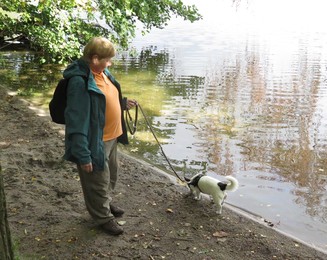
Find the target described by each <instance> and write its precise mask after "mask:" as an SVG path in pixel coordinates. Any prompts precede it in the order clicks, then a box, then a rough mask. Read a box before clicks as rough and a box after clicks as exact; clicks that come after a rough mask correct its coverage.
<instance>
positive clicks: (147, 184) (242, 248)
mask: <svg viewBox="0 0 327 260" xmlns="http://www.w3.org/2000/svg"><path fill="white" fill-rule="evenodd" d="M0 122H1V127H0V152H1V153H0V155H1V157H0V159H1V164H2V169H3V177H4V185H5V193H6V197H7V210H8V215H9V219H8V220H9V224H10V229H11V234H12V239H13V241H14V244H15V247H16V250H15V252H16V256H18V257H19V259H84V260H85V259H207V260H208V259H233V260H235V259H327V256H326V255H324V254H323V253H321V252H320V251H316V250H315V249H313V248H311V247H308V246H306V245H303V244H301V243H299V242H297V241H295V240H293V239H291V238H288V237H286V236H283V235H282V234H280V233H278V232H276V231H275V230H274V229H273V228H272V227H269V226H268V225H266V226H265V225H262V224H258V223H257V222H254V221H252V220H250V219H248V218H246V217H244V216H242V215H239V214H237V213H235V212H234V211H231V210H230V209H228V208H226V207H225V208H224V209H223V213H222V215H221V216H218V215H217V214H216V213H215V207H214V205H213V204H212V202H211V201H209V200H205V199H203V200H201V201H194V200H193V199H192V198H191V197H190V196H188V189H187V188H186V187H185V186H183V185H181V184H178V183H176V182H174V181H172V180H171V179H170V178H168V177H167V176H165V175H163V174H160V173H159V172H158V171H157V170H156V169H155V168H153V167H150V166H149V165H147V164H143V163H141V162H139V161H137V160H134V159H131V158H130V157H128V156H124V155H122V156H120V165H121V175H120V181H119V184H118V186H117V189H116V192H115V193H114V194H113V198H114V201H115V203H116V204H117V205H119V206H121V207H123V208H124V209H125V214H124V216H123V217H121V218H119V219H118V220H119V221H120V224H121V225H122V227H123V229H124V231H125V232H124V234H123V235H121V236H118V237H114V236H110V235H107V234H105V233H103V232H102V231H101V230H100V229H99V228H98V227H97V226H96V225H95V224H94V222H93V221H92V219H91V218H90V217H89V215H88V213H87V211H86V209H85V205H84V201H83V195H82V192H81V187H80V183H79V179H78V174H77V172H76V170H75V166H74V165H72V164H71V163H68V162H64V161H62V159H61V157H62V154H63V150H64V143H63V135H62V134H61V133H60V131H62V129H63V128H62V127H61V126H59V125H56V124H54V123H52V122H51V121H50V119H49V118H48V117H40V116H37V115H36V113H35V111H32V110H31V109H30V108H29V107H28V104H27V103H26V102H22V101H21V100H19V99H18V98H17V97H14V96H10V95H8V94H7V92H6V91H5V90H4V89H3V87H0ZM245 207H246V205H245Z"/></svg>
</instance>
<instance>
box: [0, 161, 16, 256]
mask: <svg viewBox="0 0 327 260" xmlns="http://www.w3.org/2000/svg"><path fill="white" fill-rule="evenodd" d="M0 259H4V260H12V259H14V253H13V250H12V243H11V236H10V230H9V224H8V220H7V208H6V198H5V191H4V187H3V178H2V172H1V165H0Z"/></svg>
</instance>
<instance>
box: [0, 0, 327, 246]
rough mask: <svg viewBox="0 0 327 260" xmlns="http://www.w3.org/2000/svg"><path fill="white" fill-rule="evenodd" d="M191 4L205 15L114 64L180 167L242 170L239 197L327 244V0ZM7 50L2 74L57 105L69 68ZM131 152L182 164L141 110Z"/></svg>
mask: <svg viewBox="0 0 327 260" xmlns="http://www.w3.org/2000/svg"><path fill="white" fill-rule="evenodd" d="M185 2H186V3H195V4H196V5H197V6H198V7H199V9H200V12H201V13H202V14H203V16H204V19H203V20H201V21H199V22H196V23H193V24H191V23H188V22H184V21H182V20H181V19H173V20H172V21H171V22H170V23H169V25H168V26H167V28H165V29H164V30H152V31H151V33H150V34H148V35H146V36H142V35H141V34H138V35H137V37H136V39H135V40H134V41H133V42H132V46H133V47H134V48H135V50H136V52H137V53H138V54H137V55H135V56H132V55H129V54H127V53H120V55H119V56H118V57H117V58H116V61H115V64H114V66H113V67H112V69H111V70H112V72H113V74H114V75H115V76H116V78H117V79H118V80H119V81H120V83H121V84H122V86H123V89H124V93H125V95H126V96H128V97H130V98H135V99H137V100H138V102H139V103H140V105H141V106H142V108H143V110H144V112H145V113H146V115H147V117H148V119H149V121H150V122H151V125H152V126H153V128H154V131H155V133H156V134H157V136H158V138H159V141H160V143H161V144H162V147H163V149H164V151H165V153H166V155H167V156H168V158H169V160H170V162H171V163H172V165H173V166H174V168H175V170H176V171H177V172H178V173H179V174H180V176H183V175H186V176H188V177H190V176H192V175H194V174H196V173H198V172H202V173H205V174H208V175H211V176H215V177H218V178H219V179H223V178H224V176H226V175H233V176H235V177H236V178H237V179H238V180H239V182H240V188H239V190H237V191H236V192H234V193H229V195H228V200H227V202H229V203H230V204H232V205H235V206H237V207H240V208H244V209H246V210H247V211H250V212H253V213H254V214H256V215H260V216H262V218H263V219H266V220H267V221H270V222H271V223H273V224H274V228H277V229H279V230H281V231H283V232H286V233H288V234H290V235H292V236H295V237H297V238H299V239H301V240H303V241H305V242H307V243H309V244H312V245H314V246H316V247H318V248H319V249H321V250H323V251H327V193H326V189H327V113H326V108H327V77H326V75H327V74H326V68H327V44H326V43H327V27H326V25H325V21H324V17H325V13H324V12H325V10H326V9H325V8H324V7H325V5H326V4H325V3H324V2H325V1H323V0H310V1H309V0H302V1H301V0H298V1H295V0H294V1H293V0H288V1H281V0H274V1H271V0H252V1H232V0H205V1H195V0H194V1H191V0H187V1H185ZM0 55H1V56H0V58H1V63H0V65H2V66H1V67H2V68H1V70H0V75H1V78H2V79H3V80H9V82H10V83H11V84H12V86H13V88H14V89H16V90H18V91H19V92H20V93H21V94H28V93H31V92H33V93H34V101H35V102H37V103H38V104H40V105H44V104H47V102H48V99H49V96H50V95H51V93H52V91H53V87H54V85H55V82H56V81H57V80H58V79H59V78H60V73H58V70H59V71H60V69H61V68H58V69H57V70H56V68H54V67H53V66H51V67H47V66H43V67H42V68H41V69H43V70H44V72H45V73H44V74H42V75H41V77H40V73H39V69H40V68H39V67H38V66H37V65H33V66H31V62H30V55H31V54H29V53H27V54H26V53H19V52H16V53H0ZM3 68H6V70H5V69H3ZM8 69H9V70H8ZM36 75H38V77H36ZM31 76H32V77H34V78H35V80H34V81H33V82H31V80H30V77H31ZM13 78H14V79H15V80H12V79H13ZM35 93H36V94H35ZM124 150H125V151H126V152H128V153H130V154H132V155H134V156H137V157H141V158H143V159H144V160H147V161H149V162H151V163H153V164H155V165H157V166H159V167H161V168H164V169H167V171H169V172H171V170H170V169H169V167H168V165H167V162H166V160H165V158H164V156H163V155H162V154H161V152H160V149H159V147H158V145H157V143H156V141H155V139H154V138H153V136H152V134H151V132H150V131H149V129H148V128H147V126H146V122H145V120H144V118H143V117H142V115H140V114H139V121H138V129H137V132H136V134H135V135H134V136H133V137H132V138H131V145H130V146H129V147H128V148H124Z"/></svg>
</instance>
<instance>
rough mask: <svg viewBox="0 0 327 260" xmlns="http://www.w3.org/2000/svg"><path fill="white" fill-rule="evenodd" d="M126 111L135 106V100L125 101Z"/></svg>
mask: <svg viewBox="0 0 327 260" xmlns="http://www.w3.org/2000/svg"><path fill="white" fill-rule="evenodd" d="M126 106H127V109H131V108H133V107H135V106H137V101H136V100H135V99H127V105H126Z"/></svg>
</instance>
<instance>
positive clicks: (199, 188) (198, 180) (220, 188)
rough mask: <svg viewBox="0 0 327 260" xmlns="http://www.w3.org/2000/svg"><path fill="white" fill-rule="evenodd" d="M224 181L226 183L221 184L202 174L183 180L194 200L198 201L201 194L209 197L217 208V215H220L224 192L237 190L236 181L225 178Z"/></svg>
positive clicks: (229, 177) (225, 195) (230, 177)
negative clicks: (225, 180)
mask: <svg viewBox="0 0 327 260" xmlns="http://www.w3.org/2000/svg"><path fill="white" fill-rule="evenodd" d="M226 179H227V181H228V182H221V181H219V180H217V179H215V178H213V177H210V176H206V175H204V174H197V175H195V176H193V177H192V178H191V179H187V178H185V180H186V181H187V185H188V186H189V187H190V189H191V192H192V194H193V195H194V199H196V200H200V199H201V197H200V196H201V192H202V193H204V194H208V195H210V196H211V197H212V199H213V201H214V203H215V204H216V205H217V207H218V210H217V213H218V214H221V211H222V205H223V203H224V200H225V199H226V197H227V194H226V191H227V190H228V191H235V190H237V188H238V181H237V180H236V179H235V178H234V177H232V176H226Z"/></svg>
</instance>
